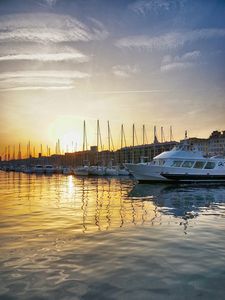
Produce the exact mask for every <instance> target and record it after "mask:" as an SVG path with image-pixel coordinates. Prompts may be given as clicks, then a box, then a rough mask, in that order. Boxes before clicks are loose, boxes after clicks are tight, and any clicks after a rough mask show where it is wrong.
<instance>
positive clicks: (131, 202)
mask: <svg viewBox="0 0 225 300" xmlns="http://www.w3.org/2000/svg"><path fill="white" fill-rule="evenodd" d="M224 217H225V187H223V186H211V187H209V186H207V187H206V186H202V187H201V186H199V185H198V186H195V185H193V186H190V185H187V186H182V185H180V186H172V185H156V184H154V185H147V184H141V185H140V184H135V182H134V181H133V180H132V179H130V178H121V179H116V178H94V177H93V178H75V177H74V176H63V175H52V176H44V175H39V176H37V175H34V174H33V175H27V174H22V173H21V174H20V173H13V172H8V173H6V172H0V245H1V248H0V252H1V255H0V266H1V272H0V298H2V299H34V298H40V297H41V299H56V298H57V299H128V298H129V299H166V298H167V296H171V297H170V298H171V299H195V298H198V299H212V298H214V299H222V297H223V296H224V281H225V273H224V265H225V250H224V249H225V240H224V230H225V222H224ZM131 282H132V284H130V283H131ZM209 283H210V284H209ZM184 291H185V294H184ZM185 297H186V298H185Z"/></svg>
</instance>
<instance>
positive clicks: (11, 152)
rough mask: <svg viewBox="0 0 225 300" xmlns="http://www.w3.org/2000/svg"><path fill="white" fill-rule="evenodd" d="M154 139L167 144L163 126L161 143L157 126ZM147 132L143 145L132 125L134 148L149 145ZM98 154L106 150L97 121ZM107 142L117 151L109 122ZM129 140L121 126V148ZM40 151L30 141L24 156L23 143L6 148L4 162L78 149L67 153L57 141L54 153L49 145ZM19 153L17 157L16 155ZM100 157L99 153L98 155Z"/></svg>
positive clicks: (86, 142)
mask: <svg viewBox="0 0 225 300" xmlns="http://www.w3.org/2000/svg"><path fill="white" fill-rule="evenodd" d="M153 135H154V139H153V143H159V142H161V143H164V142H166V139H165V134H164V128H163V126H161V129H160V141H159V139H158V136H157V128H156V126H154V133H153ZM147 136H148V135H147V130H146V126H145V125H143V126H142V143H139V141H138V136H137V132H136V127H135V124H133V125H132V145H130V146H132V147H134V146H135V145H146V144H149V140H148V137H147ZM169 141H170V142H171V141H173V131H172V126H170V133H169ZM96 142H97V152H99V151H103V150H105V149H104V145H103V142H102V135H101V129H100V121H99V120H97V140H96ZM107 142H108V149H107V150H108V151H109V152H111V151H115V147H114V142H113V137H112V133H111V127H110V122H109V121H107ZM72 145H74V142H72ZM127 146H128V145H127V139H126V135H125V130H124V125H123V124H122V125H121V130H120V148H121V149H122V148H124V147H127ZM37 150H38V149H37V148H36V147H35V146H32V145H31V142H30V141H28V143H27V145H26V153H25V154H22V147H21V143H19V144H18V148H17V151H16V146H15V145H14V146H12V148H11V146H10V145H9V146H6V147H5V151H4V154H3V156H2V157H3V159H4V160H11V159H12V160H15V159H22V158H32V157H34V158H35V157H42V156H43V154H44V153H45V155H46V156H51V155H52V154H56V155H62V154H64V153H65V152H75V151H76V149H74V147H73V146H72V151H69V148H68V146H67V147H66V151H65V150H64V151H63V149H62V147H61V143H60V139H58V140H57V142H56V144H55V149H54V151H53V150H52V149H51V147H49V146H48V145H46V146H43V144H40V148H39V151H37ZM82 150H83V152H85V151H87V150H88V139H87V129H86V121H84V122H83V147H82ZM16 152H17V155H16ZM97 155H98V153H97Z"/></svg>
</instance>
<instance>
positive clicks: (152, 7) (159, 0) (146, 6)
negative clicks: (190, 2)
mask: <svg viewBox="0 0 225 300" xmlns="http://www.w3.org/2000/svg"><path fill="white" fill-rule="evenodd" d="M185 2H186V1H185V0H139V1H136V2H134V3H132V4H130V5H129V9H130V10H132V11H134V12H135V13H138V14H142V15H145V14H146V13H148V12H154V13H157V14H158V13H161V12H162V11H170V10H177V9H179V8H181V7H183V6H184V4H185Z"/></svg>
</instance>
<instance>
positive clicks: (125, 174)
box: [118, 168, 130, 176]
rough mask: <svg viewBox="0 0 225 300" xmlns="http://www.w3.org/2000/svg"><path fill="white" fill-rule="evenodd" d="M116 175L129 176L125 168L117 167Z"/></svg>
mask: <svg viewBox="0 0 225 300" xmlns="http://www.w3.org/2000/svg"><path fill="white" fill-rule="evenodd" d="M118 175H119V176H129V175H130V172H129V171H128V170H127V169H125V168H123V169H122V168H118Z"/></svg>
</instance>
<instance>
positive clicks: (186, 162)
mask: <svg viewBox="0 0 225 300" xmlns="http://www.w3.org/2000/svg"><path fill="white" fill-rule="evenodd" d="M193 164H194V161H190V160H186V161H185V162H184V163H183V165H182V167H183V168H192V167H193Z"/></svg>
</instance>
